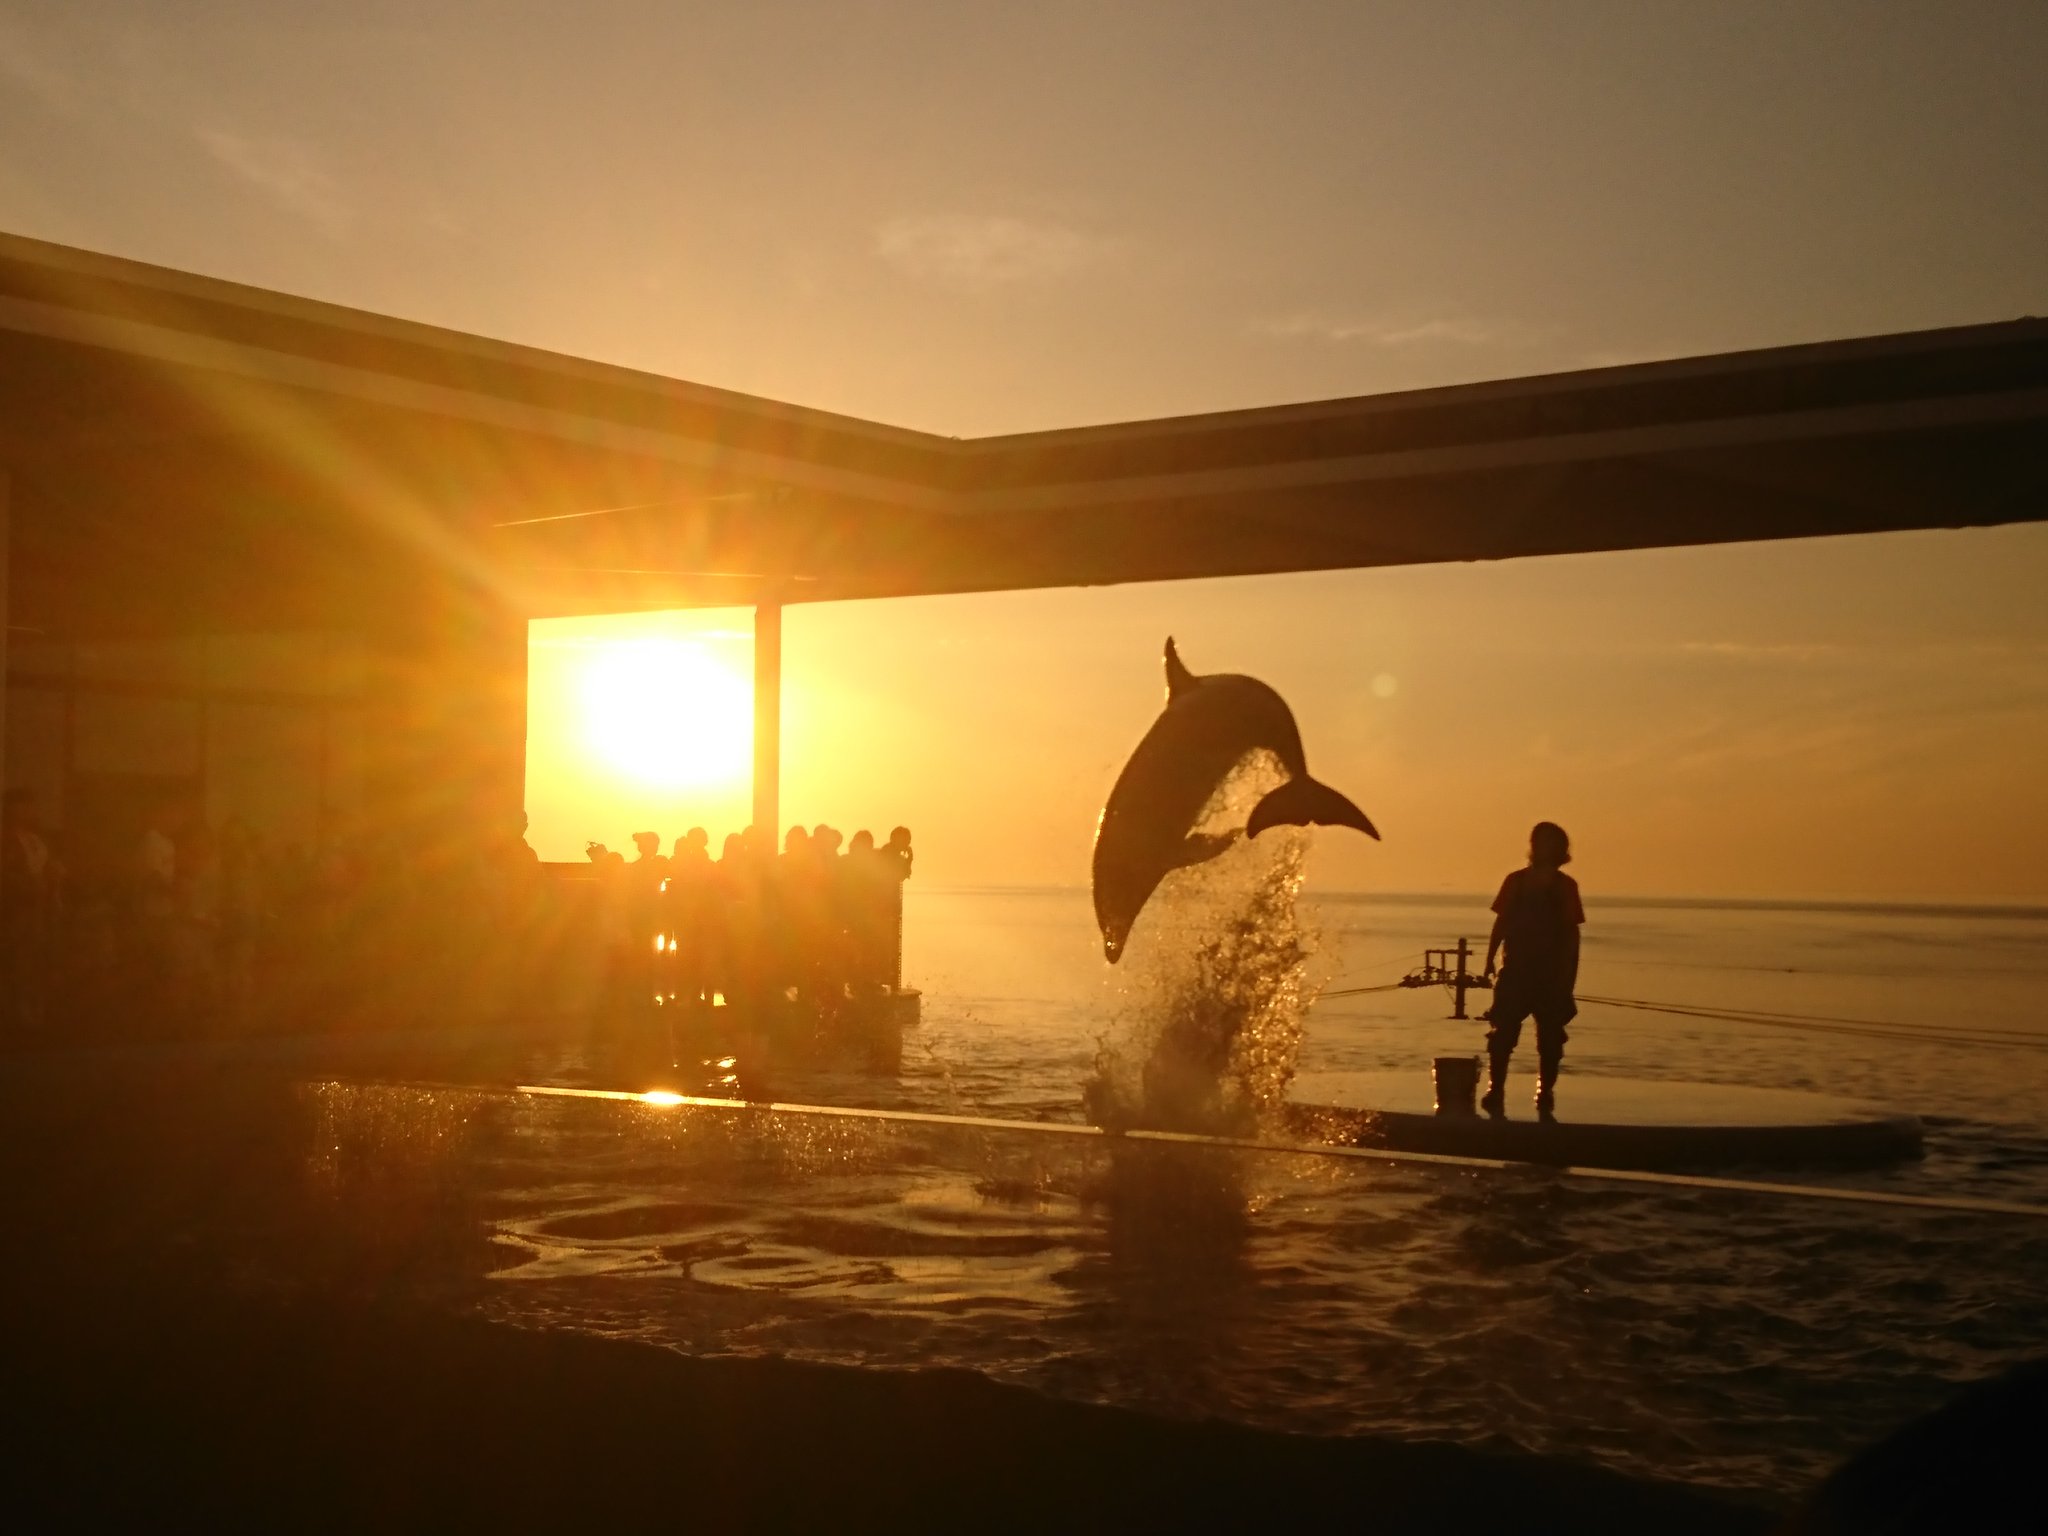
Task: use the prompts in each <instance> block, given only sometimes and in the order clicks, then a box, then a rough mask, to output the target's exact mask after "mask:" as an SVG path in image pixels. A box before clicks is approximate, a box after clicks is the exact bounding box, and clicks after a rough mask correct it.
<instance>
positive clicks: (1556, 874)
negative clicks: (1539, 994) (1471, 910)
mask: <svg viewBox="0 0 2048 1536" xmlns="http://www.w3.org/2000/svg"><path fill="white" fill-rule="evenodd" d="M1493 910H1494V911H1495V912H1496V913H1498V914H1499V916H1500V919H1501V944H1502V947H1503V948H1504V949H1505V950H1506V952H1507V953H1506V957H1505V959H1504V961H1503V963H1502V968H1503V969H1504V970H1505V969H1509V968H1512V969H1513V971H1514V973H1515V980H1516V981H1517V982H1519V983H1521V984H1522V985H1524V986H1527V987H1530V988H1534V989H1551V988H1558V989H1568V988H1569V987H1570V985H1571V976H1572V937H1573V930H1574V929H1576V928H1577V927H1578V925H1579V924H1581V923H1583V922H1585V920H1586V909H1585V908H1584V907H1583V906H1582V905H1580V903H1579V883H1578V881H1576V880H1574V879H1573V878H1572V877H1571V876H1570V875H1568V874H1566V873H1565V872H1564V871H1563V870H1561V869H1535V868H1526V869H1518V870H1516V871H1514V872H1513V873H1512V874H1510V875H1509V876H1508V877H1507V879H1505V880H1503V881H1501V883H1500V894H1499V895H1498V896H1496V897H1494V898H1493Z"/></svg>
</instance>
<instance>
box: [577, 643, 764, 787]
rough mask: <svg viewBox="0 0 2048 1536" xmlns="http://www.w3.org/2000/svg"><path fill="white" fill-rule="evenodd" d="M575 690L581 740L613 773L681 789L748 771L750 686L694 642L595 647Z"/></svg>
mask: <svg viewBox="0 0 2048 1536" xmlns="http://www.w3.org/2000/svg"><path fill="white" fill-rule="evenodd" d="M580 691H581V696H582V703H583V717H584V719H583V724H584V740H585V741H586V743H587V744H588V746H589V748H590V750H591V752H592V753H593V754H594V755H595V756H597V757H599V758H601V759H603V760H604V762H605V763H607V764H608V765H610V767H611V768H612V769H613V770H615V771H616V772H618V773H621V774H624V775H626V776H627V777H629V778H634V779H638V780H640V781H641V782H643V783H646V784H654V785H660V786H663V787H665V788H671V789H683V788H695V787H701V786H706V785H712V784H723V783H730V782H732V781H734V780H737V779H741V778H744V777H745V776H746V774H747V773H748V771H749V769H750V766H751V758H752V754H753V745H754V699H753V693H752V690H751V689H749V688H748V686H747V684H746V683H745V681H743V680H742V679H741V678H740V677H738V676H737V675H736V674H734V673H733V672H732V671H731V670H730V669H729V668H727V667H725V666H722V665H721V664H720V663H719V662H718V661H717V660H715V659H714V658H713V657H712V656H711V655H710V654H709V653H708V652H707V651H706V650H705V648H704V647H703V646H701V645H696V644H693V643H691V642H690V641H688V640H675V639H667V638H647V639H637V640H620V641H613V642H611V643H609V644H606V645H602V646H599V647H597V648H596V649H595V651H594V652H593V654H592V657H591V660H590V662H589V665H588V669H587V670H586V671H585V673H584V675H583V680H582V686H581V690H580Z"/></svg>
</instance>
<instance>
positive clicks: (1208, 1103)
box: [1084, 757, 1310, 1134]
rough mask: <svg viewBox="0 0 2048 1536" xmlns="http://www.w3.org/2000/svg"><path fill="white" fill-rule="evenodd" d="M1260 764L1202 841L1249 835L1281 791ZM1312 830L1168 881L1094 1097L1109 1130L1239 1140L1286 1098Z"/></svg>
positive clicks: (1105, 1044)
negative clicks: (1149, 1129) (1213, 834)
mask: <svg viewBox="0 0 2048 1536" xmlns="http://www.w3.org/2000/svg"><path fill="white" fill-rule="evenodd" d="M1281 774H1282V770H1281V769H1280V766H1279V764H1278V763H1277V762H1274V761H1273V760H1271V759H1270V758H1266V757H1257V758H1249V759H1247V760H1246V761H1245V762H1244V763H1243V764H1241V765H1239V768H1238V770H1237V772H1236V773H1234V774H1233V775H1232V776H1231V778H1230V779H1229V780H1228V781H1226V782H1225V784H1224V785H1223V786H1222V787H1221V788H1220V789H1219V790H1218V791H1217V793H1216V796H1215V797H1214V798H1213V799H1212V800H1211V802H1210V804H1209V806H1208V807H1207V808H1206V809H1205V811H1204V813H1203V818H1202V820H1201V822H1200V823H1199V824H1198V826H1197V828H1196V830H1198V831H1214V830H1218V829H1221V828H1233V827H1234V828H1242V827H1243V826H1244V822H1245V817H1246V815H1247V814H1249V812H1250V809H1251V807H1252V806H1253V805H1254V804H1256V803H1257V801H1258V799H1259V797H1260V796H1261V795H1262V794H1264V793H1265V792H1266V791H1267V790H1269V789H1271V788H1273V787H1274V786H1275V785H1277V784H1278V783H1279V782H1280V779H1281ZM1309 839H1310V834H1309V833H1308V832H1307V830H1305V829H1302V828H1294V827H1286V828H1276V829H1275V830H1273V831H1271V832H1268V833H1266V834H1265V835H1263V836H1261V837H1260V838H1259V839H1258V840H1257V841H1256V842H1252V841H1249V840H1240V841H1239V842H1238V843H1237V844H1236V845H1235V846H1234V847H1232V848H1231V849H1230V851H1229V852H1227V853H1225V854H1223V855H1222V856H1221V857H1219V858H1216V859H1213V860H1210V861H1209V862H1208V863H1205V864H1200V865H1197V866H1195V867H1193V868H1191V869H1185V870H1178V871H1176V872H1175V873H1174V874H1172V875H1170V876H1168V877H1167V879H1166V881H1165V882H1164V883H1163V884H1161V886H1160V888H1159V891H1158V892H1157V893H1156V894H1155V895H1154V897H1153V899H1152V902H1151V903H1150V904H1149V905H1148V907H1147V910H1146V915H1145V918H1144V920H1143V923H1142V925H1141V934H1140V939H1139V942H1137V943H1135V944H1134V945H1133V946H1132V948H1131V949H1130V950H1129V951H1128V952H1127V953H1126V957H1125V962H1124V965H1125V969H1124V971H1123V973H1122V974H1121V975H1120V977H1119V981H1120V989H1119V993H1118V996H1117V998H1116V1000H1115V1003H1114V1005H1113V1008H1112V1012H1111V1024H1110V1026H1109V1028H1108V1029H1107V1031H1106V1032H1105V1033H1104V1034H1103V1035H1102V1036H1101V1037H1100V1038H1099V1039H1098V1041H1097V1050H1096V1057H1095V1070H1094V1074H1093V1077H1092V1078H1091V1080H1090V1082H1089V1083H1088V1085H1087V1087H1086V1089H1085V1092H1084V1097H1085V1100H1086V1103H1087V1106H1088V1110H1089V1113H1090V1115H1091V1117H1092V1118H1093V1119H1094V1120H1095V1121H1096V1123H1098V1124H1101V1125H1107V1126H1128V1125H1147V1126H1155V1127H1160V1128H1164V1129H1171V1130H1187V1131H1205V1132H1213V1133H1219V1134H1223V1133H1242V1132H1244V1131H1247V1130H1250V1129H1253V1128H1255V1127H1256V1126H1257V1124H1258V1122H1259V1121H1260V1120H1261V1119H1262V1118H1263V1117H1265V1116H1266V1115H1268V1114H1269V1113H1270V1112H1272V1111H1273V1110H1276V1109H1277V1108H1278V1107H1279V1106H1280V1105H1281V1104H1282V1103H1284V1102H1285V1100H1286V1096H1287V1089H1288V1086H1289V1085H1290V1084H1291V1083H1292V1081H1293V1078H1294V1066H1295V1059H1296V1056H1297V1055H1298V1053H1299V1050H1300V1045H1301V1034H1302V1014H1303V1010H1304V1007H1305V1006H1306V1003H1307V1002H1308V1001H1309V1000H1310V988H1309V982H1308V977H1307V961H1308V958H1309V953H1310V935H1309V934H1308V933H1306V932H1305V931H1304V929H1303V927H1302V924H1301V920H1300V918H1299V917H1298V915H1297V914H1296V911H1295V896H1296V893H1297V892H1298V891H1299V890H1300V888H1301V878H1302V871H1303V866H1304V863H1305V861H1306V858H1307V853H1308V847H1309Z"/></svg>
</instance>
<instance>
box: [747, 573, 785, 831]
mask: <svg viewBox="0 0 2048 1536" xmlns="http://www.w3.org/2000/svg"><path fill="white" fill-rule="evenodd" d="M781 797H782V604H781V602H780V601H779V600H771V601H764V602H761V603H759V604H756V605H755V608H754V830H755V834H756V835H757V836H758V837H760V838H762V839H763V842H762V844H761V846H762V848H763V849H764V850H766V851H767V852H769V853H773V852H774V851H775V850H776V849H777V848H779V847H780V846H781V837H782V832H781V827H782V805H781Z"/></svg>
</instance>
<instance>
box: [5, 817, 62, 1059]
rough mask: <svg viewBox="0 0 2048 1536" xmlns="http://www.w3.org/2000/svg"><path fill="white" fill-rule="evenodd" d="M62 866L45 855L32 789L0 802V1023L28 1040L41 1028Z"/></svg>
mask: <svg viewBox="0 0 2048 1536" xmlns="http://www.w3.org/2000/svg"><path fill="white" fill-rule="evenodd" d="M62 877H63V866H61V865H60V864H58V862H57V861H56V859H55V858H53V857H52V856H51V853H50V845H49V844H48V843H47V842H45V841H44V840H43V829H42V824H41V821H40V820H39V818H38V817H37V815H36V797H35V792H34V791H33V790H28V789H19V788H17V789H10V790H8V791H7V793H6V796H5V797H4V801H0V1025H4V1026H5V1033H6V1034H7V1035H9V1036H18V1037H20V1038H23V1039H34V1038H36V1037H37V1036H40V1035H41V1034H42V1032H43V1027H44V1024H45V1022H46V1013H45V1009H46V1005H47V998H48V989H49V977H50V944H51V939H52V936H53V929H54V927H55V919H56V911H57V901H58V890H59V882H60V881H61V880H62Z"/></svg>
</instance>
